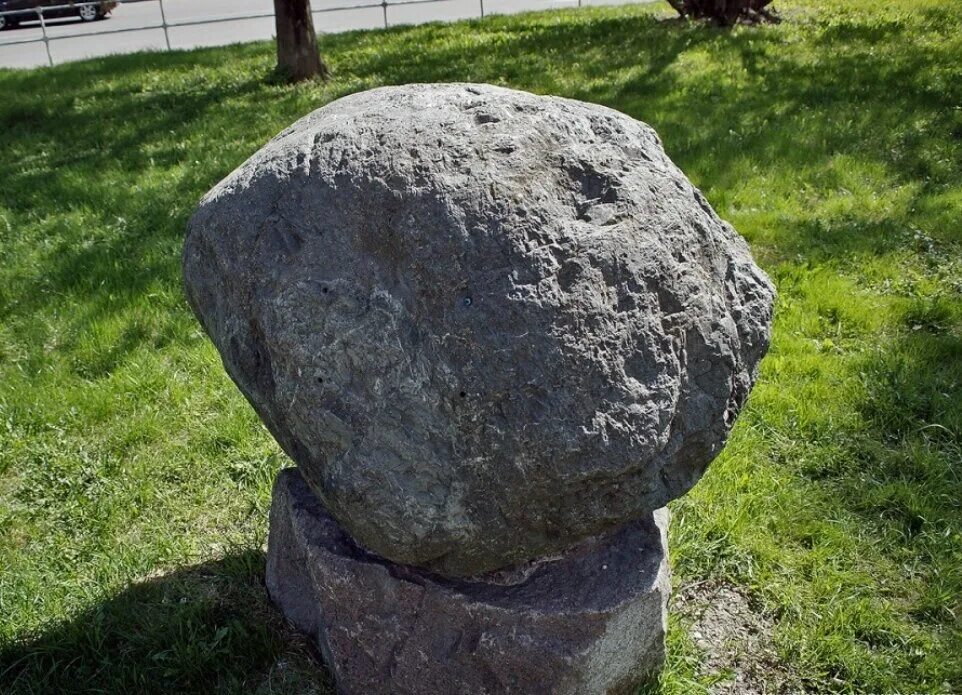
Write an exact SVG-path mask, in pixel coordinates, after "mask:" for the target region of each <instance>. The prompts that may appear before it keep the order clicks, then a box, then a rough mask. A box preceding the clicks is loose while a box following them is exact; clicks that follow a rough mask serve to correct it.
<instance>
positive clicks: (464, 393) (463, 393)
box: [458, 391, 468, 398]
mask: <svg viewBox="0 0 962 695" xmlns="http://www.w3.org/2000/svg"><path fill="white" fill-rule="evenodd" d="M458 395H459V396H461V398H464V397H466V396H467V395H468V394H467V393H466V392H465V391H462V392H461V393H459V394H458Z"/></svg>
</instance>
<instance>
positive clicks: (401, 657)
mask: <svg viewBox="0 0 962 695" xmlns="http://www.w3.org/2000/svg"><path fill="white" fill-rule="evenodd" d="M559 504H564V501H563V500H559ZM667 522H668V513H667V510H665V509H661V510H658V511H656V512H654V513H652V514H649V515H648V516H646V517H645V518H643V519H641V520H640V521H636V522H633V523H630V524H628V525H627V526H624V527H622V528H620V529H619V530H617V531H615V532H614V533H611V534H608V535H606V536H603V537H598V538H593V539H589V540H587V541H585V542H582V543H581V544H580V545H578V546H576V547H574V548H572V549H571V550H569V551H568V552H566V553H565V554H564V555H563V556H561V557H558V558H554V559H549V560H544V561H540V562H535V563H531V564H529V565H526V566H523V567H516V568H513V569H511V570H510V571H502V572H496V573H491V574H487V575H484V576H482V577H478V578H472V579H447V578H443V577H440V576H437V575H434V574H430V573H428V572H426V571H424V570H421V569H418V568H416V567H411V566H404V565H397V564H394V563H391V562H389V561H387V560H385V559H383V558H381V557H378V556H375V555H373V554H371V553H369V552H367V551H365V550H364V549H363V548H361V547H359V546H358V545H357V544H356V543H355V542H354V541H353V540H352V539H351V537H350V536H349V535H348V534H347V533H345V531H344V530H343V529H342V528H341V527H340V526H339V525H338V523H337V522H336V521H335V520H334V519H333V518H331V516H330V515H329V514H328V513H327V512H326V511H325V510H324V508H323V507H322V506H321V504H320V503H319V502H318V500H317V498H316V497H315V496H314V494H313V493H312V492H311V489H310V488H309V487H308V485H307V484H306V483H305V482H304V479H303V478H302V477H301V475H300V473H299V472H298V471H297V469H288V470H284V471H282V472H281V473H280V474H279V475H278V477H277V481H276V483H275V487H274V496H273V503H272V507H271V516H270V537H269V541H268V559H267V587H268V590H269V592H270V595H271V598H272V599H273V600H274V601H275V602H276V603H277V605H278V606H279V607H280V608H281V610H282V611H283V612H284V614H285V615H286V616H287V617H288V619H289V620H290V621H291V622H292V623H294V625H296V626H297V627H298V628H299V629H301V630H303V631H304V632H306V633H309V634H311V635H314V636H315V637H316V639H317V642H318V644H319V646H320V648H321V651H322V653H323V655H324V658H325V660H326V661H327V664H328V667H329V668H330V669H331V671H332V673H333V674H334V677H335V679H336V682H337V687H338V690H339V692H342V693H348V694H353V693H366V694H367V693H390V694H391V695H402V694H411V695H413V694H416V693H425V694H428V693H430V694H431V695H442V694H447V693H452V694H460V693H464V694H465V695H469V694H470V695H478V694H481V693H525V694H530V693H551V694H552V695H563V694H565V693H571V694H572V695H574V694H578V695H586V694H590V693H632V692H634V689H635V688H636V687H637V686H638V685H639V684H640V683H641V682H643V681H644V680H645V678H646V677H647V676H648V675H650V674H652V673H654V672H655V671H656V670H657V669H659V668H660V667H661V665H662V662H663V660H664V638H665V629H666V615H667V601H668V593H669V589H670V583H669V575H668V561H667V541H666V529H667Z"/></svg>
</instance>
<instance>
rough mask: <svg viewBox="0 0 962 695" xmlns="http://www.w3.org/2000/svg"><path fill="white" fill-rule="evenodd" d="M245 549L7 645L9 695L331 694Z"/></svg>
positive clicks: (259, 560)
mask: <svg viewBox="0 0 962 695" xmlns="http://www.w3.org/2000/svg"><path fill="white" fill-rule="evenodd" d="M263 572H264V555H263V553H262V552H259V551H257V552H255V551H246V552H241V553H238V554H234V555H229V556H227V557H225V558H223V559H221V560H217V561H214V562H208V563H204V564H202V565H197V566H194V567H187V568H184V569H179V570H176V571H174V572H172V573H170V574H166V575H163V576H159V577H156V578H152V579H148V580H146V581H142V582H139V583H136V584H133V585H131V586H130V587H129V588H127V589H125V590H124V591H122V592H121V593H120V594H118V595H117V596H114V597H113V598H111V599H109V600H107V601H105V602H103V603H101V604H99V605H97V606H96V607H95V608H93V609H91V610H89V611H87V612H85V613H83V614H81V615H79V616H78V617H76V618H74V619H73V620H71V621H70V622H68V623H66V624H62V625H58V626H56V627H52V628H50V629H49V630H45V631H43V632H42V633H41V634H39V635H37V636H36V637H33V638H29V639H24V640H23V641H21V642H19V643H17V644H14V645H10V646H5V647H3V648H0V683H2V684H3V688H2V690H3V692H4V693H37V692H44V693H72V692H106V693H155V692H156V693H186V692H196V693H210V692H252V693H258V692H263V693H277V692H284V693H324V694H326V693H330V692H333V689H332V685H331V682H330V680H329V678H328V676H327V674H326V672H325V670H324V668H323V666H322V665H321V662H320V660H319V659H318V658H317V656H316V654H315V652H314V651H313V648H312V646H311V645H310V644H309V642H308V640H306V639H304V638H302V637H301V636H299V635H297V634H296V633H294V632H293V631H292V630H291V629H290V628H289V627H288V626H287V625H286V624H285V623H284V621H283V619H282V617H281V615H280V614H279V613H278V612H277V611H276V610H274V609H273V607H272V606H271V604H270V603H269V601H268V599H267V595H266V590H265V588H264V584H263Z"/></svg>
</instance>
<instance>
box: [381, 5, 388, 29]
mask: <svg viewBox="0 0 962 695" xmlns="http://www.w3.org/2000/svg"><path fill="white" fill-rule="evenodd" d="M381 11H382V12H383V13H384V28H385V29H387V0H381Z"/></svg>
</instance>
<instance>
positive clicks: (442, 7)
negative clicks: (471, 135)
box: [0, 0, 644, 68]
mask: <svg viewBox="0 0 962 695" xmlns="http://www.w3.org/2000/svg"><path fill="white" fill-rule="evenodd" d="M632 1H638V0H582V4H584V5H591V4H622V3H625V2H632ZM642 1H644V0H642ZM376 2H379V0H312V2H311V6H312V8H313V9H314V11H315V15H314V26H315V28H316V29H317V30H318V31H320V32H336V31H345V30H347V29H369V28H374V27H382V26H384V14H383V12H382V10H381V8H380V7H372V8H365V9H351V10H334V11H327V12H324V11H319V10H325V9H329V8H338V7H345V6H351V5H362V4H372V3H376ZM390 2H392V0H388V3H390ZM481 2H482V0H441V1H440V2H435V3H430V4H423V5H402V6H395V7H391V6H389V7H388V10H387V19H388V22H389V23H390V24H418V23H421V22H430V21H436V20H446V21H447V20H455V19H464V18H467V17H477V16H478V15H479V14H480V3H481ZM483 2H484V10H485V13H486V14H494V13H511V12H522V11H525V10H543V9H549V8H554V7H571V6H574V5H577V0H483ZM273 9H274V5H273V0H200V1H198V0H164V12H165V14H166V17H167V22H168V23H173V24H176V23H178V22H193V21H200V20H204V19H216V18H227V17H233V18H235V19H232V20H231V21H229V22H224V23H217V24H201V25H197V26H180V27H178V26H174V27H170V28H169V29H168V34H169V38H170V45H171V48H193V47H196V46H217V45H221V44H228V43H236V42H241V41H255V40H258V39H269V38H271V37H272V36H273V35H274V20H273V16H268V17H263V18H258V19H236V18H237V17H238V16H243V15H255V14H267V15H271V13H272V12H273ZM160 24H161V16H160V4H159V3H158V2H157V1H156V0H147V1H144V2H131V3H125V4H122V5H120V6H119V7H118V8H117V9H115V10H114V12H113V14H111V15H110V16H109V17H108V18H107V19H105V20H103V21H99V22H91V23H86V22H82V21H80V18H79V17H78V18H76V19H74V18H64V19H50V20H47V35H48V36H49V37H51V38H56V37H70V38H60V40H53V41H51V42H50V54H51V55H52V57H53V60H54V62H55V63H63V62H65V61H68V60H78V59H81V58H89V57H93V56H101V55H108V54H111V53H131V52H134V51H144V50H163V49H164V48H166V42H165V38H164V32H163V30H162V29H160V28H153V29H138V30H137V31H130V32H124V33H118V34H113V35H107V36H90V35H89V34H91V33H92V32H98V31H106V30H118V29H135V28H139V27H149V26H153V27H159V26H160ZM41 36H42V33H41V29H40V25H39V23H38V22H30V23H27V24H22V25H21V26H20V27H19V28H17V29H12V30H7V31H3V32H2V33H0V66H2V67H16V68H27V67H34V66H37V65H46V64H47V53H46V49H45V47H44V44H43V43H41V42H38V43H24V44H19V45H10V43H11V42H13V41H21V40H25V39H33V38H37V39H39V38H41ZM4 44H7V45H4Z"/></svg>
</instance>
